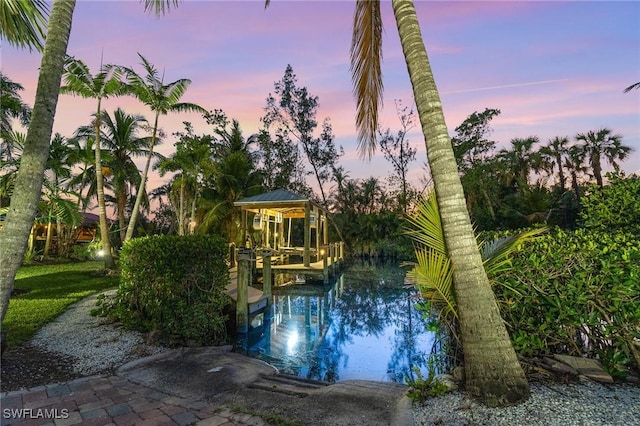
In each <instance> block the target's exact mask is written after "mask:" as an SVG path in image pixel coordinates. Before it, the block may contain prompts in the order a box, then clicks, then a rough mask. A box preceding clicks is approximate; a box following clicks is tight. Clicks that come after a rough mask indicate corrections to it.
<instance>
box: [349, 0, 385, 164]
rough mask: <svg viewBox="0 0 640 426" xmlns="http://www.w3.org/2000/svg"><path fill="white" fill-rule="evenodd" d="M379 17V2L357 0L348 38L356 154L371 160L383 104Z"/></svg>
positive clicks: (380, 18) (380, 22)
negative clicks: (356, 135) (355, 130)
mask: <svg viewBox="0 0 640 426" xmlns="http://www.w3.org/2000/svg"><path fill="white" fill-rule="evenodd" d="M381 62H382V16H381V14H380V2H379V1H378V0H358V1H357V2H356V8H355V13H354V16H353V33H352V37H351V80H352V82H353V93H354V96H355V98H356V127H357V128H358V151H359V153H360V156H361V157H363V158H367V159H370V158H371V156H372V155H373V153H374V151H375V147H376V131H377V130H378V109H379V106H380V105H381V104H382V91H383V84H382V68H381Z"/></svg>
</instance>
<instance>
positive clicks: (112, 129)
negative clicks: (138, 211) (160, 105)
mask: <svg viewBox="0 0 640 426" xmlns="http://www.w3.org/2000/svg"><path fill="white" fill-rule="evenodd" d="M146 123H147V119H146V118H144V117H143V116H142V115H139V114H133V115H131V114H127V113H125V112H124V111H123V110H122V109H120V108H118V109H116V110H115V111H114V113H113V118H112V117H111V116H110V115H109V113H107V112H106V111H102V125H103V131H104V134H103V137H102V141H103V145H104V147H105V149H106V150H107V151H108V152H109V153H110V154H111V160H110V161H108V162H106V166H107V167H108V168H109V172H110V174H111V184H112V187H113V192H114V195H115V198H116V211H117V214H118V223H119V230H120V241H121V242H124V238H125V234H126V230H127V223H126V218H125V211H126V207H127V202H128V200H129V195H130V194H131V190H130V189H129V187H130V186H131V187H135V186H137V185H139V184H140V179H141V177H140V171H139V170H138V167H137V166H136V164H135V162H134V158H135V157H144V156H146V155H148V154H149V149H148V148H147V147H148V146H149V140H150V138H149V137H148V136H142V137H140V136H138V131H139V130H140V129H142V128H143V127H144V126H145V125H146ZM156 157H157V158H160V157H162V156H161V155H159V154H156Z"/></svg>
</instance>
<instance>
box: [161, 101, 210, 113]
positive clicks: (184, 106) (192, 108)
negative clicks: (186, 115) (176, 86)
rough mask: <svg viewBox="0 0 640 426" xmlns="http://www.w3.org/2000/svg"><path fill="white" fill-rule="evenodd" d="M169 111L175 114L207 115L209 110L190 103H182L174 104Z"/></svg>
mask: <svg viewBox="0 0 640 426" xmlns="http://www.w3.org/2000/svg"><path fill="white" fill-rule="evenodd" d="M168 110H169V111H173V112H200V113H202V114H206V113H207V110H206V109H204V108H203V107H201V106H200V105H196V104H193V103H190V102H180V103H177V104H173V105H171V107H170V108H169V109H168Z"/></svg>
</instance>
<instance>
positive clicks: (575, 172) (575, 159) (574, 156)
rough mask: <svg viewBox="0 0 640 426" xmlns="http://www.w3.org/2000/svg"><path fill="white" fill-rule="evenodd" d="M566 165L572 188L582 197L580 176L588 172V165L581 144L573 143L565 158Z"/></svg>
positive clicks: (577, 195)
mask: <svg viewBox="0 0 640 426" xmlns="http://www.w3.org/2000/svg"><path fill="white" fill-rule="evenodd" d="M564 167H565V168H566V169H567V171H569V175H570V176H571V189H573V192H574V193H575V194H576V197H577V198H578V199H579V198H580V177H581V176H582V175H584V174H585V173H587V170H588V167H587V166H586V165H585V151H584V150H583V149H582V147H581V146H579V145H572V146H570V147H569V149H568V151H567V157H566V158H565V160H564Z"/></svg>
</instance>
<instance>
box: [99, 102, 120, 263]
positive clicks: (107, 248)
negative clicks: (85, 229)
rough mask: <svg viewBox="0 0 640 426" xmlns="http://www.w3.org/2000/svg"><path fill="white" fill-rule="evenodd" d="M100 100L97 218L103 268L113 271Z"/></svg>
mask: <svg viewBox="0 0 640 426" xmlns="http://www.w3.org/2000/svg"><path fill="white" fill-rule="evenodd" d="M101 104H102V99H101V98H98V110H97V111H96V120H95V129H96V140H95V154H96V193H97V197H98V216H99V218H100V240H101V242H102V251H103V255H102V256H103V259H104V267H105V268H106V269H113V268H114V267H115V263H114V261H113V256H112V255H111V241H110V240H109V225H108V224H107V207H106V203H105V202H104V177H103V176H102V148H101V147H100V127H101V120H100V113H101V112H100V108H101Z"/></svg>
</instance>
